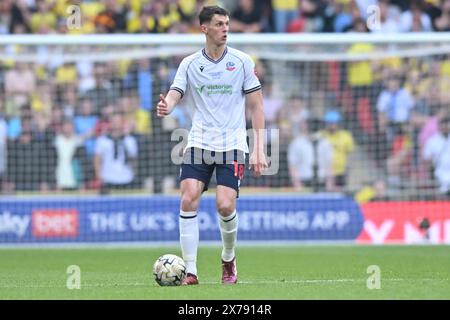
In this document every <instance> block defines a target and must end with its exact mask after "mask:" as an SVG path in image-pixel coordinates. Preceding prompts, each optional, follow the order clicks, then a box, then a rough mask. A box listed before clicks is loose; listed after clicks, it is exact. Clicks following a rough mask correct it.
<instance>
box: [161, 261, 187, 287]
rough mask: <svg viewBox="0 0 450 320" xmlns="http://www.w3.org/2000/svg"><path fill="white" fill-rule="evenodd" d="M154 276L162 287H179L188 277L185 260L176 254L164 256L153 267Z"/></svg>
mask: <svg viewBox="0 0 450 320" xmlns="http://www.w3.org/2000/svg"><path fill="white" fill-rule="evenodd" d="M153 275H154V276H155V281H156V282H157V283H158V284H159V285H160V286H179V285H181V281H182V280H183V278H184V276H185V275H186V266H185V264H184V260H183V259H181V258H180V257H178V256H176V255H174V254H165V255H162V256H161V257H159V258H158V259H157V260H156V261H155V264H154V265H153Z"/></svg>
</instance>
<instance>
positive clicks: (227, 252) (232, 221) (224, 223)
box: [219, 210, 238, 262]
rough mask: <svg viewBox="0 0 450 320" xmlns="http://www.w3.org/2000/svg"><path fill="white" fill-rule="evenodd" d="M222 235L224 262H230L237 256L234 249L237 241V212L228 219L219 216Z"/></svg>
mask: <svg viewBox="0 0 450 320" xmlns="http://www.w3.org/2000/svg"><path fill="white" fill-rule="evenodd" d="M219 217H220V219H219V225H220V234H221V236H222V244H223V249H222V260H223V261H226V262H229V261H231V260H233V258H234V256H235V252H234V247H235V245H236V239H237V229H238V216H237V213H236V210H234V212H233V213H232V214H231V215H229V216H228V217H223V216H221V215H220V214H219Z"/></svg>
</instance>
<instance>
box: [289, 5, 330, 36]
mask: <svg viewBox="0 0 450 320" xmlns="http://www.w3.org/2000/svg"><path fill="white" fill-rule="evenodd" d="M324 10H325V3H324V1H322V0H302V1H300V20H301V22H302V28H301V30H299V31H302V32H321V31H323V28H324V24H325V21H324V14H325V13H324ZM288 30H292V23H290V24H288Z"/></svg>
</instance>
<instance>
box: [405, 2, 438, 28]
mask: <svg viewBox="0 0 450 320" xmlns="http://www.w3.org/2000/svg"><path fill="white" fill-rule="evenodd" d="M400 31H401V32H421V31H424V32H430V31H433V28H432V24H431V19H430V17H429V16H428V15H427V14H426V13H425V12H424V6H423V0H412V1H411V2H410V6H409V9H408V10H406V11H405V12H403V13H402V14H401V16H400Z"/></svg>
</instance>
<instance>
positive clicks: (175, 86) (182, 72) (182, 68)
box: [170, 59, 189, 97]
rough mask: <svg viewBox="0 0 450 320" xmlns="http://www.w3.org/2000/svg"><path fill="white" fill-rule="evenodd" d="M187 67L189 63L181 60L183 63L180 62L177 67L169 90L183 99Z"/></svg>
mask: <svg viewBox="0 0 450 320" xmlns="http://www.w3.org/2000/svg"><path fill="white" fill-rule="evenodd" d="M188 65H189V62H188V60H187V59H183V61H181V63H180V65H179V66H178V70H177V73H176V74H175V78H174V79H173V83H172V85H171V86H170V90H175V91H178V92H179V93H180V94H181V97H183V96H184V93H185V92H186V87H187V67H188Z"/></svg>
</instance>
